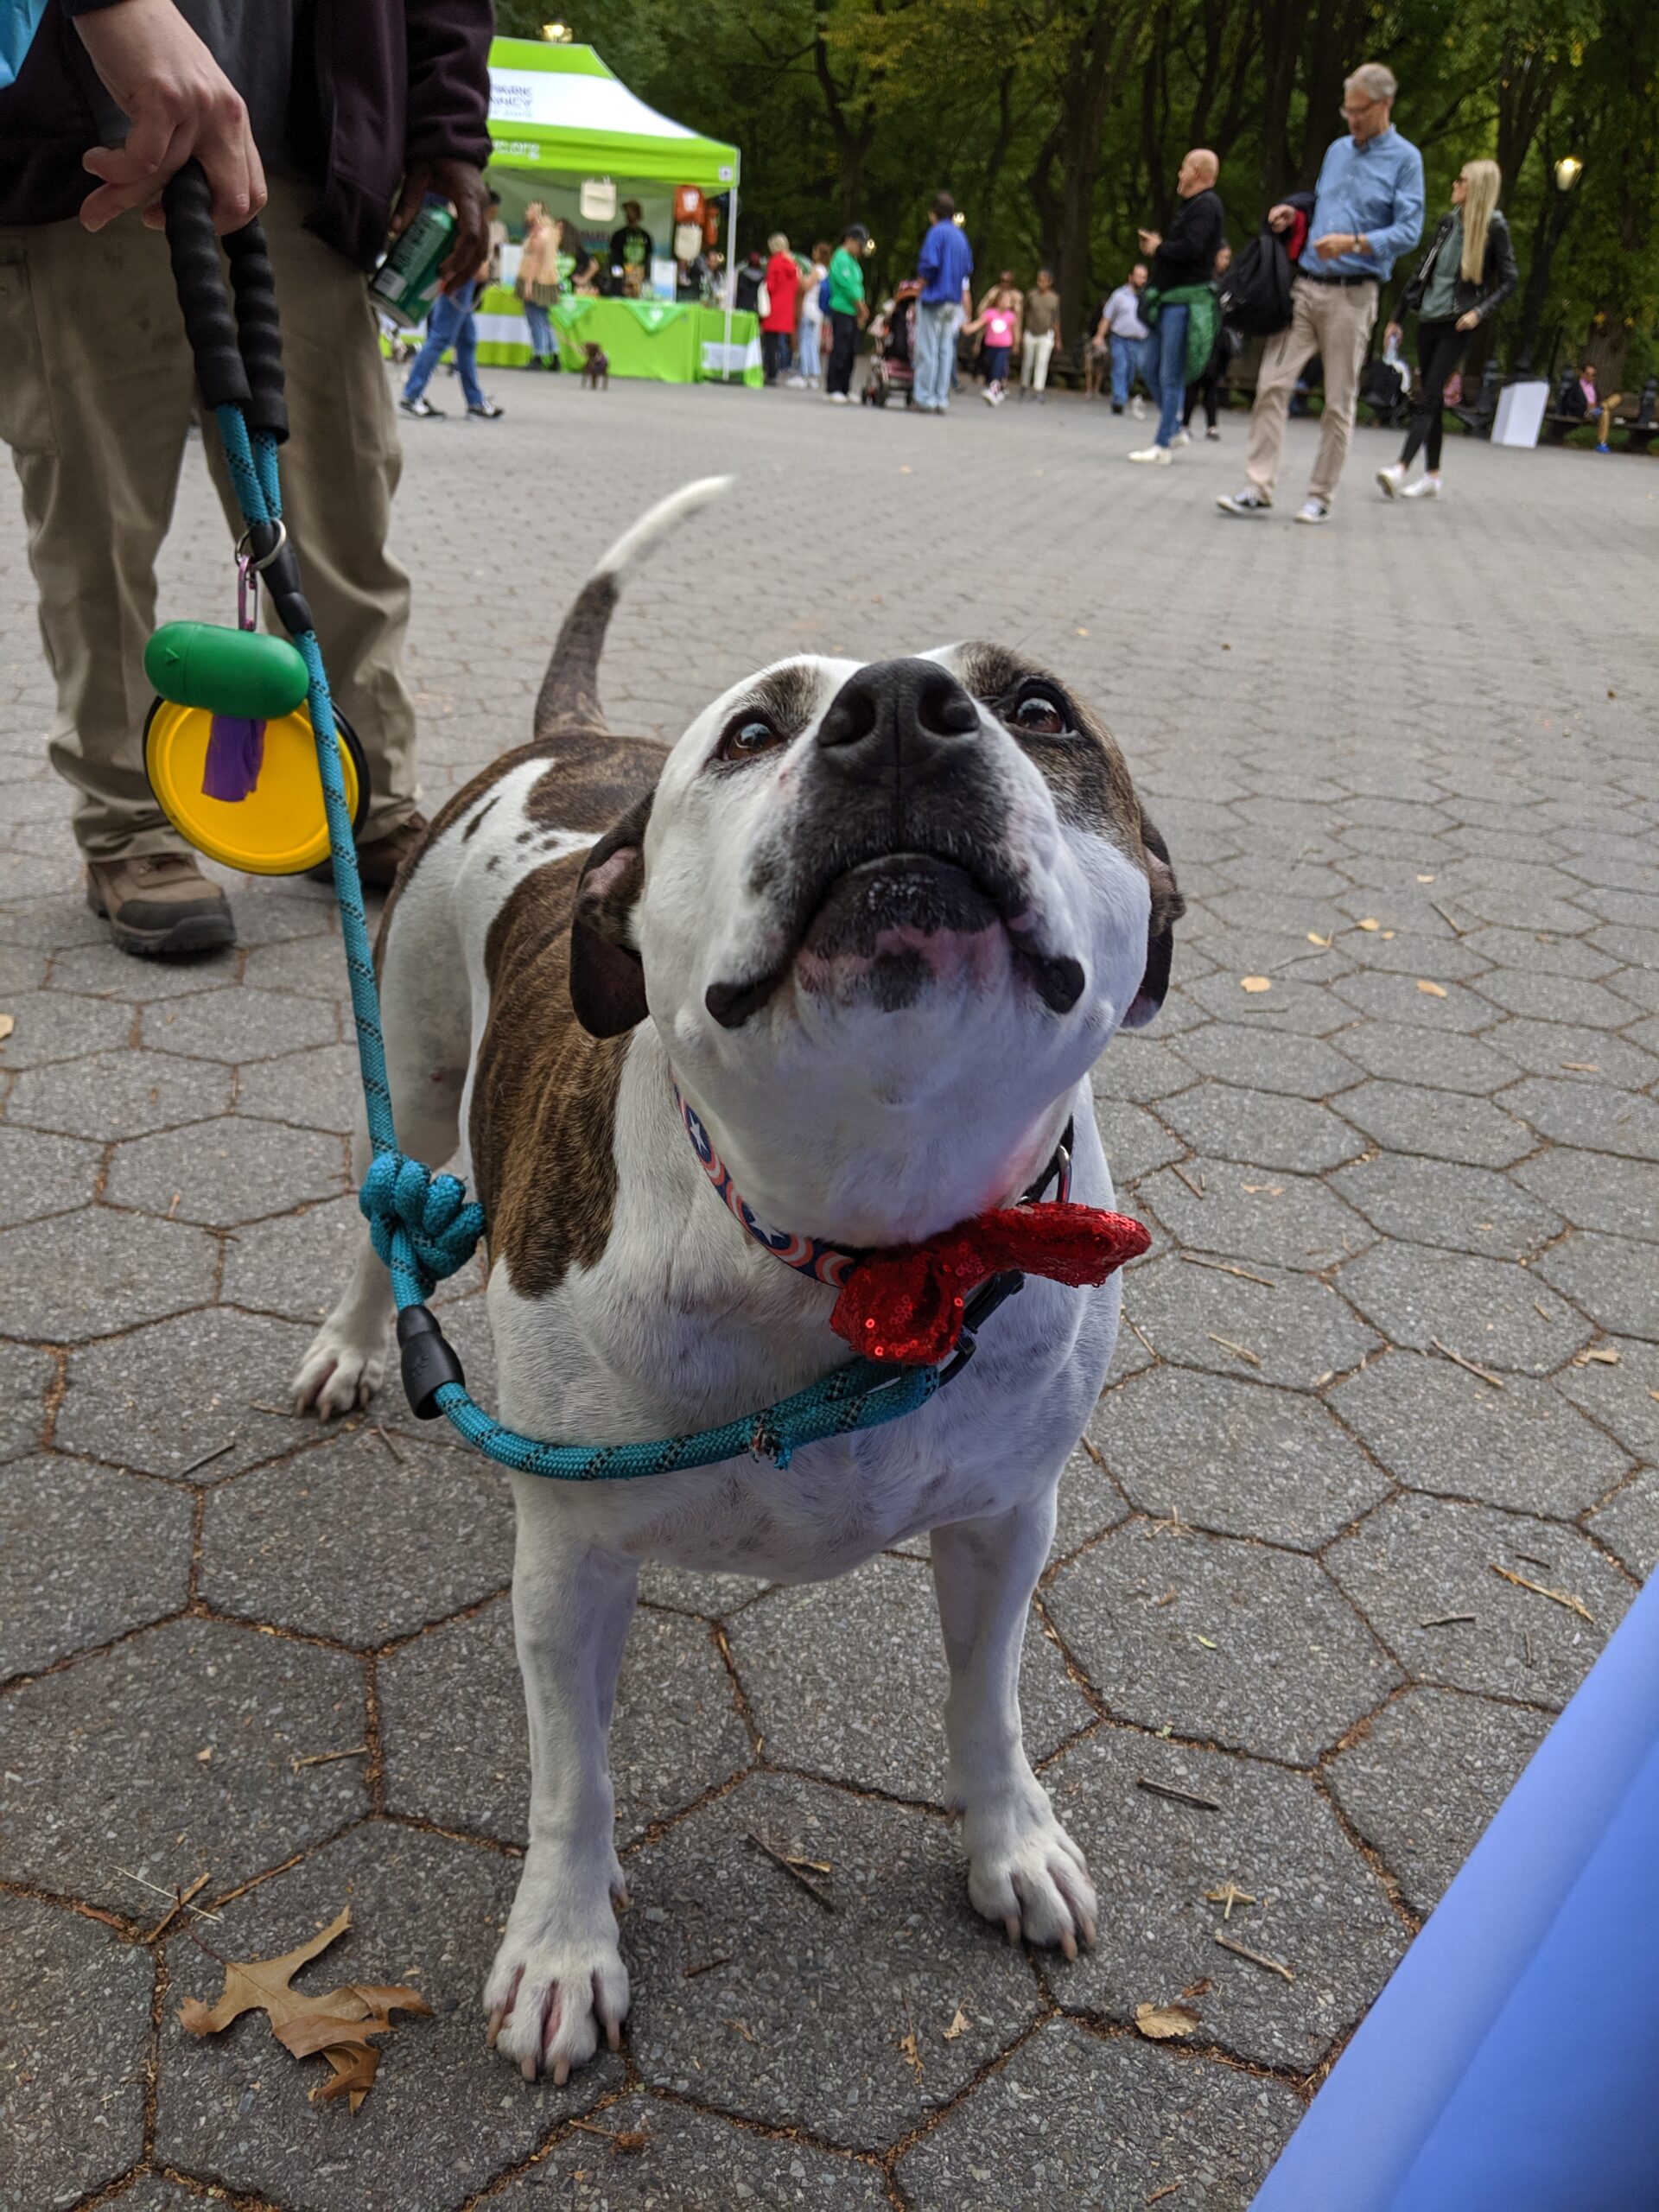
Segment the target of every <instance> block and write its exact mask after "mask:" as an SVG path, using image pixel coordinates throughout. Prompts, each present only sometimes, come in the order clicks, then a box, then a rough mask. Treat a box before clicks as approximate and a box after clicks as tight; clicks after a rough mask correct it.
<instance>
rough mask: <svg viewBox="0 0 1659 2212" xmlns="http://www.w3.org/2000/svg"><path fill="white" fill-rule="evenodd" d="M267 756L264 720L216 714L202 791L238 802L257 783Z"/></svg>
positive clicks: (234, 802) (232, 802)
mask: <svg viewBox="0 0 1659 2212" xmlns="http://www.w3.org/2000/svg"><path fill="white" fill-rule="evenodd" d="M264 759H265V726H264V722H262V721H251V720H250V718H249V717H248V716H247V715H214V716H213V728H212V729H211V730H210V731H209V732H208V734H207V759H206V760H204V761H203V763H202V768H201V788H202V791H203V794H204V795H205V796H206V797H207V798H222V799H228V800H229V801H230V803H231V804H232V805H235V804H237V803H238V801H240V800H242V799H245V798H247V797H248V795H249V794H250V792H251V791H253V789H254V787H255V785H257V783H258V781H259V771H260V769H261V768H262V767H263V766H264Z"/></svg>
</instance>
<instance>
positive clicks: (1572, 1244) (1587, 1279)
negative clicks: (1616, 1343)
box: [1538, 1229, 1659, 1342]
mask: <svg viewBox="0 0 1659 2212" xmlns="http://www.w3.org/2000/svg"><path fill="white" fill-rule="evenodd" d="M1538 1273H1539V1274H1541V1275H1547V1276H1548V1279H1549V1281H1551V1282H1553V1283H1554V1286H1555V1287H1556V1289H1557V1290H1559V1291H1560V1292H1561V1293H1562V1294H1563V1295H1564V1296H1566V1297H1567V1298H1570V1299H1571V1300H1573V1303H1574V1305H1576V1306H1579V1307H1580V1309H1581V1311H1583V1312H1584V1313H1587V1314H1588V1315H1589V1316H1590V1318H1591V1319H1592V1321H1597V1322H1599V1323H1600V1325H1601V1326H1602V1327H1603V1328H1604V1329H1607V1330H1609V1331H1611V1332H1613V1333H1614V1334H1616V1335H1618V1336H1625V1337H1647V1338H1650V1339H1652V1340H1653V1341H1655V1342H1659V1253H1656V1252H1655V1251H1654V1250H1653V1248H1652V1247H1651V1245H1648V1244H1639V1243H1636V1242H1635V1241H1634V1240H1633V1239H1631V1238H1630V1237H1627V1236H1597V1235H1595V1234H1594V1233H1593V1232H1592V1231H1586V1230H1581V1229H1575V1230H1573V1232H1572V1234H1571V1235H1570V1236H1565V1237H1563V1238H1562V1240H1561V1242H1560V1243H1559V1244H1554V1245H1552V1246H1551V1247H1550V1249H1549V1250H1548V1252H1546V1253H1545V1255H1544V1256H1543V1258H1542V1259H1541V1261H1540V1262H1539V1263H1538Z"/></svg>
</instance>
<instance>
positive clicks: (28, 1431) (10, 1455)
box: [0, 1344, 58, 1460]
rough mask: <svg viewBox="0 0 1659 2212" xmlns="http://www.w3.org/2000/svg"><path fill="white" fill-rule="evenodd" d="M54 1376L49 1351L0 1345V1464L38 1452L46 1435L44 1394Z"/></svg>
mask: <svg viewBox="0 0 1659 2212" xmlns="http://www.w3.org/2000/svg"><path fill="white" fill-rule="evenodd" d="M57 1372H58V1363H57V1362H56V1360H54V1358H53V1357H52V1355H51V1353H50V1352H49V1351H35V1348H34V1346H33V1345H32V1344H0V1460H3V1459H16V1458H17V1456H18V1454H19V1453H20V1452H33V1451H35V1450H37V1449H38V1448H39V1446H40V1445H41V1442H42V1440H44V1437H45V1434H46V1394H47V1392H48V1389H50V1388H51V1386H52V1384H53V1383H54V1382H55V1381H56V1379H57Z"/></svg>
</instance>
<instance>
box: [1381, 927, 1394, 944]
mask: <svg viewBox="0 0 1659 2212" xmlns="http://www.w3.org/2000/svg"><path fill="white" fill-rule="evenodd" d="M1393 935H1394V931H1392V930H1384V931H1383V943H1384V944H1387V943H1388V941H1389V938H1391V937H1392V936H1393Z"/></svg>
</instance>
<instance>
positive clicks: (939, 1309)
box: [674, 1084, 1152, 1367]
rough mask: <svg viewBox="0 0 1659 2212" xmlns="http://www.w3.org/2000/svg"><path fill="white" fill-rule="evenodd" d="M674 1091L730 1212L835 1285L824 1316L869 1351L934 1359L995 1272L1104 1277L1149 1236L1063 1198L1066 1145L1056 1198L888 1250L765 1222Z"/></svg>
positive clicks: (920, 1362)
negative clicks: (857, 1248)
mask: <svg viewBox="0 0 1659 2212" xmlns="http://www.w3.org/2000/svg"><path fill="white" fill-rule="evenodd" d="M674 1096H675V1100H676V1103H677V1105H678V1107H679V1109H680V1115H681V1118H682V1119H683V1122H684V1123H685V1129H686V1135H688V1136H689V1137H690V1140H691V1143H692V1146H693V1147H694V1149H695V1150H696V1155H697V1157H698V1159H699V1160H701V1161H702V1170H703V1173H704V1174H705V1175H707V1176H708V1178H709V1181H710V1182H711V1183H712V1184H713V1185H714V1186H715V1191H716V1192H718V1193H719V1195H720V1197H721V1199H722V1200H723V1201H724V1202H725V1204H726V1205H727V1206H728V1207H729V1209H730V1210H731V1212H732V1213H733V1215H734V1217H735V1218H736V1219H737V1220H738V1221H740V1222H741V1224H742V1225H743V1227H744V1228H745V1229H746V1230H747V1231H748V1233H749V1235H750V1236H753V1238H754V1240H755V1242H756V1243H759V1244H764V1245H765V1246H766V1249H767V1250H768V1251H769V1252H771V1253H772V1255H774V1257H776V1258H778V1259H779V1260H781V1261H782V1262H784V1264H785V1267H790V1268H794V1269H795V1270H796V1271H797V1273H798V1274H804V1275H810V1276H812V1277H813V1279H814V1280H815V1281H818V1282H821V1283H824V1284H827V1285H828V1286H829V1288H830V1289H832V1290H835V1291H837V1292H838V1293H839V1294H840V1295H839V1296H838V1297H837V1298H836V1303H835V1307H834V1310H833V1312H832V1313H830V1316H829V1325H830V1327H831V1328H832V1329H833V1330H835V1332H836V1334H837V1336H841V1337H844V1338H846V1340H847V1342H848V1343H849V1344H851V1345H852V1347H853V1349H854V1351H859V1352H861V1353H862V1354H863V1355H864V1357H866V1358H867V1359H875V1360H881V1361H884V1362H887V1363H893V1364H895V1365H898V1366H901V1367H928V1366H932V1365H935V1364H936V1363H938V1362H940V1361H942V1360H944V1359H947V1358H949V1357H950V1354H951V1353H952V1352H954V1351H956V1349H957V1344H958V1343H959V1342H960V1340H961V1337H962V1331H963V1316H964V1313H965V1310H966V1307H967V1304H968V1300H969V1297H970V1296H971V1295H972V1294H973V1293H974V1292H975V1291H976V1290H977V1289H978V1287H979V1286H980V1285H981V1284H982V1283H983V1282H988V1281H989V1280H990V1278H991V1277H992V1276H993V1275H997V1274H1006V1273H1010V1272H1014V1271H1016V1270H1017V1271H1018V1272H1019V1273H1020V1274H1028V1275H1042V1276H1044V1277H1046V1280H1047V1281H1050V1282H1066V1283H1072V1284H1082V1283H1103V1282H1104V1281H1106V1278H1107V1277H1108V1276H1109V1275H1110V1274H1116V1271H1117V1269H1118V1268H1121V1267H1122V1265H1123V1262H1125V1261H1126V1260H1134V1259H1138V1258H1139V1257H1140V1255H1141V1253H1142V1252H1144V1251H1145V1250H1146V1249H1147V1245H1148V1244H1150V1243H1151V1242H1152V1238H1151V1236H1150V1235H1149V1233H1148V1232H1147V1230H1146V1229H1145V1228H1143V1227H1142V1225H1141V1223H1140V1222H1138V1221H1135V1220H1134V1219H1133V1218H1132V1217H1130V1216H1129V1215H1128V1214H1123V1213H1108V1212H1106V1211H1105V1210H1104V1209H1103V1208H1102V1207H1099V1206H1077V1205H1070V1204H1069V1203H1065V1201H1064V1192H1065V1188H1066V1187H1067V1182H1066V1167H1067V1162H1066V1156H1065V1151H1064V1149H1063V1150H1062V1151H1061V1152H1060V1153H1058V1154H1057V1155H1056V1161H1057V1162H1058V1163H1059V1172H1060V1177H1061V1190H1062V1202H1061V1203H1059V1204H1058V1205H1035V1204H1033V1203H1030V1202H1029V1201H1028V1202H1027V1204H1025V1205H1015V1206H999V1207H997V1208H995V1210H994V1211H991V1212H989V1213H982V1214H977V1215H976V1216H975V1217H974V1219H973V1220H972V1221H964V1222H963V1223H962V1224H960V1226H959V1227H957V1228H956V1229H948V1230H945V1231H944V1233H943V1234H942V1235H941V1236H930V1237H929V1238H928V1239H927V1240H926V1242H925V1243H921V1244H902V1245H899V1246H898V1247H897V1248H896V1249H894V1250H893V1251H890V1252H868V1253H860V1252H847V1251H843V1250H842V1248H841V1247H840V1246H839V1245H838V1244H830V1243H825V1242H824V1240H823V1238H821V1237H814V1236H796V1235H793V1234H791V1232H790V1231H788V1230H775V1229H770V1228H768V1227H767V1225H766V1223H764V1222H763V1221H761V1220H760V1217H758V1216H757V1215H756V1213H755V1211H754V1210H753V1207H752V1206H751V1205H749V1204H748V1202H747V1199H745V1198H740V1197H739V1195H738V1193H737V1191H736V1190H735V1189H734V1186H733V1183H732V1179H731V1173H730V1171H729V1170H728V1167H727V1166H726V1163H725V1162H724V1160H721V1157H720V1154H719V1153H718V1152H717V1151H716V1150H715V1145H714V1141H713V1140H712V1138H711V1137H710V1136H709V1132H708V1130H707V1128H705V1127H704V1125H703V1122H702V1116H700V1115H699V1114H698V1113H697V1112H696V1109H695V1108H694V1107H692V1106H691V1105H690V1104H689V1103H688V1102H687V1101H686V1099H685V1097H684V1096H683V1094H682V1093H681V1091H680V1089H679V1086H678V1085H677V1084H676V1086H675V1090H674ZM1067 1141H1068V1143H1069V1132H1068V1139H1067ZM1055 1172H1056V1171H1055V1163H1051V1164H1050V1166H1049V1167H1048V1169H1047V1170H1046V1172H1045V1173H1044V1174H1043V1176H1042V1178H1041V1179H1040V1180H1039V1182H1038V1183H1036V1184H1034V1185H1033V1191H1038V1190H1042V1189H1044V1188H1046V1185H1047V1184H1048V1183H1049V1181H1050V1180H1051V1179H1052V1177H1053V1175H1054V1173H1055Z"/></svg>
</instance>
